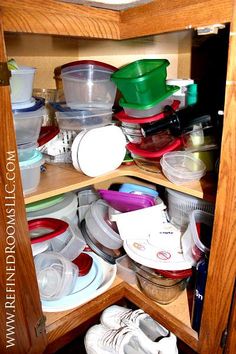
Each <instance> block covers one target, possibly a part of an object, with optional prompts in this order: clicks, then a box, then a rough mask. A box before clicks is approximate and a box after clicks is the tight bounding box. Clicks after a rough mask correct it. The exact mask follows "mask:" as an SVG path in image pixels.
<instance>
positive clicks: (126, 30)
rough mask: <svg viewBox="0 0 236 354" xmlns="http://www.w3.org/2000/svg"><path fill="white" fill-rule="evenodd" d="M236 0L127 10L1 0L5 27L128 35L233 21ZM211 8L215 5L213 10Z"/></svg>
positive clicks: (192, 0)
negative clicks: (233, 7) (233, 5)
mask: <svg viewBox="0 0 236 354" xmlns="http://www.w3.org/2000/svg"><path fill="white" fill-rule="evenodd" d="M232 4H233V1H232V0H200V1H199V0H197V1H196V0H173V1H165V0H156V1H153V2H151V3H148V4H145V5H142V6H138V7H134V8H130V9H128V10H125V11H120V12H119V11H111V10H105V9H100V8H99V9H98V8H94V7H89V6H84V5H78V4H74V3H63V2H60V1H56V0H47V1H45V2H44V4H43V6H42V5H41V3H40V2H36V1H32V0H21V1H20V0H1V4H0V10H1V12H2V17H3V27H4V31H9V32H20V33H38V34H51V35H60V36H77V37H83V38H104V39H116V40H121V39H127V38H134V37H141V36H147V35H154V34H158V33H164V32H173V31H180V30H185V29H190V28H195V27H199V26H205V25H209V24H215V23H226V22H231V16H232ZM209 9H211V10H210V11H209Z"/></svg>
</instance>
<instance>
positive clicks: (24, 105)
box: [11, 97, 35, 111]
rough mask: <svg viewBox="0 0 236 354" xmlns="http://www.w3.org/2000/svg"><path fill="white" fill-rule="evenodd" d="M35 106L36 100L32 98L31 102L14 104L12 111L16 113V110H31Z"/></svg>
mask: <svg viewBox="0 0 236 354" xmlns="http://www.w3.org/2000/svg"><path fill="white" fill-rule="evenodd" d="M34 105H35V98H34V97H31V98H30V100H29V101H25V102H18V103H12V104H11V108H12V111H14V110H21V109H25V108H31V107H33V106H34Z"/></svg>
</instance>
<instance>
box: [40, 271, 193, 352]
mask: <svg viewBox="0 0 236 354" xmlns="http://www.w3.org/2000/svg"><path fill="white" fill-rule="evenodd" d="M122 299H127V300H129V301H131V302H132V303H133V304H135V305H136V306H138V307H142V308H143V310H144V311H146V312H148V313H149V314H150V315H151V316H152V317H153V318H155V319H156V320H157V321H159V322H160V323H162V324H163V325H165V326H166V327H168V328H169V329H170V330H171V331H174V332H175V333H176V335H178V337H179V338H180V339H181V340H184V341H185V343H186V344H187V345H189V346H190V347H191V348H192V349H194V350H196V349H197V341H198V335H197V333H196V332H195V331H194V330H193V329H192V328H191V325H190V315H189V307H188V296H187V292H186V291H184V292H183V293H182V294H181V295H180V296H179V297H178V299H176V300H175V301H174V302H172V303H170V304H168V305H160V304H158V303H156V302H154V301H152V300H151V299H149V298H148V297H146V296H145V295H144V294H143V293H142V292H141V291H140V290H139V289H138V288H137V287H136V286H131V285H129V284H127V283H125V282H123V281H122V280H121V279H120V278H118V277H117V278H116V279H115V281H114V283H113V285H112V286H111V288H110V289H108V290H107V291H106V292H105V293H103V294H102V295H100V296H98V297H96V298H95V299H93V300H91V301H89V302H88V303H86V304H85V305H83V306H80V307H77V308H75V309H73V310H69V311H63V312H57V313H47V312H45V313H44V314H45V316H46V331H47V338H48V341H49V346H48V348H50V347H51V346H52V347H53V348H54V349H55V345H57V344H56V343H57V340H59V339H60V338H61V337H63V336H66V335H67V334H68V333H70V332H71V331H73V329H75V328H77V330H78V331H79V327H80V326H81V325H83V323H85V322H86V321H87V320H89V319H90V318H93V317H95V316H96V315H98V316H100V313H101V312H102V311H103V310H104V309H105V308H106V307H108V306H110V305H112V304H114V303H117V302H118V301H120V300H122ZM94 324H95V323H94Z"/></svg>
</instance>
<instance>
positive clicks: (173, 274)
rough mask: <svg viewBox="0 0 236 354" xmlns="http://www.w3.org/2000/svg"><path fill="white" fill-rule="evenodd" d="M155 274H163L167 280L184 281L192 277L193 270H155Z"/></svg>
mask: <svg viewBox="0 0 236 354" xmlns="http://www.w3.org/2000/svg"><path fill="white" fill-rule="evenodd" d="M155 273H158V274H161V275H163V276H164V277H166V278H171V279H182V278H188V277H191V275H192V269H191V268H190V269H184V270H162V269H155Z"/></svg>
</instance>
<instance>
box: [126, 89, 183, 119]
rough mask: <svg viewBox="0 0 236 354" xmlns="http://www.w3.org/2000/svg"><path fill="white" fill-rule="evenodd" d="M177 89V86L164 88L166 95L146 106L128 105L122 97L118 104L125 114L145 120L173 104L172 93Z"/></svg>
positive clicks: (141, 104)
mask: <svg viewBox="0 0 236 354" xmlns="http://www.w3.org/2000/svg"><path fill="white" fill-rule="evenodd" d="M178 89H179V87H178V86H166V93H165V94H164V95H163V96H161V97H159V98H158V99H154V100H152V101H149V102H148V103H146V104H143V103H139V104H137V103H130V102H127V101H126V100H125V99H124V98H123V97H122V98H121V99H120V100H119V104H120V106H121V107H123V109H124V111H125V113H126V114H127V115H128V116H130V117H134V118H145V117H146V118H147V117H152V116H154V115H156V114H159V113H161V112H162V111H163V109H164V108H165V106H167V105H169V106H170V105H171V104H172V102H173V100H174V99H173V93H174V92H176V91H177V90H178ZM178 102H180V101H178Z"/></svg>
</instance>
